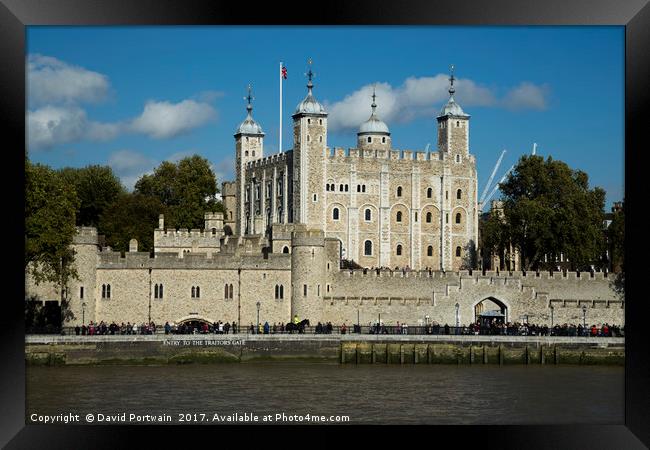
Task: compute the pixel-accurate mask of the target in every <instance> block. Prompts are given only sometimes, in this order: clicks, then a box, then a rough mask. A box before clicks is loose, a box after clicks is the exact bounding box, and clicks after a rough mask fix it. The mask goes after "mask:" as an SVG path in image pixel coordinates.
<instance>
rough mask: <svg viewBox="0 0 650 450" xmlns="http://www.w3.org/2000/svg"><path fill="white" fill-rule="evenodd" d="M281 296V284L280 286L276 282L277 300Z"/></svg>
mask: <svg viewBox="0 0 650 450" xmlns="http://www.w3.org/2000/svg"><path fill="white" fill-rule="evenodd" d="M279 298H280V286H278V285H277V284H276V285H275V299H276V300H277V299H279Z"/></svg>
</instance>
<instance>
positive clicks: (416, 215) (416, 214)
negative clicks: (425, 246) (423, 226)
mask: <svg viewBox="0 0 650 450" xmlns="http://www.w3.org/2000/svg"><path fill="white" fill-rule="evenodd" d="M415 221H416V222H417V221H418V212H417V211H415Z"/></svg>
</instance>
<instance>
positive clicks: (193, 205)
mask: <svg viewBox="0 0 650 450" xmlns="http://www.w3.org/2000/svg"><path fill="white" fill-rule="evenodd" d="M134 192H135V193H138V194H142V195H146V196H150V197H156V198H157V199H159V200H160V202H161V203H162V204H163V205H164V206H165V208H166V210H167V215H166V216H165V221H166V223H168V224H169V225H170V226H171V227H174V228H188V229H191V228H203V226H204V213H205V212H206V211H214V212H216V211H223V205H221V204H220V202H217V201H216V200H215V195H216V194H217V192H219V190H218V189H217V180H216V177H215V175H214V172H213V171H212V169H211V168H210V163H209V162H208V160H207V159H205V158H202V157H201V156H199V155H194V156H191V157H187V158H184V159H182V160H180V161H179V162H178V163H177V164H174V163H172V162H169V161H164V162H163V163H161V164H160V166H158V167H157V168H156V169H155V170H154V173H153V175H144V176H142V178H140V179H139V180H138V181H137V182H136V184H135V190H134Z"/></svg>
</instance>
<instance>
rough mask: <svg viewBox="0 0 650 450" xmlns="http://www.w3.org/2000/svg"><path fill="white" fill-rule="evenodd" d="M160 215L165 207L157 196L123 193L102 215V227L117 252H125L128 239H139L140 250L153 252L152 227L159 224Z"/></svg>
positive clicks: (108, 241) (109, 242)
mask: <svg viewBox="0 0 650 450" xmlns="http://www.w3.org/2000/svg"><path fill="white" fill-rule="evenodd" d="M159 214H165V206H164V205H163V204H162V203H161V201H160V200H159V199H158V198H157V197H152V196H146V195H143V194H138V193H133V194H130V193H124V194H121V195H120V196H119V197H118V199H117V200H116V201H115V202H114V203H113V204H111V205H110V206H108V207H107V208H106V209H105V210H104V212H103V214H102V215H101V216H100V221H99V224H100V227H101V229H102V230H103V232H104V234H105V236H106V244H107V245H109V246H110V247H112V248H113V250H115V251H121V252H125V251H128V249H129V241H130V240H131V239H136V240H137V241H138V251H141V252H151V251H153V230H154V229H155V228H157V227H158V216H159Z"/></svg>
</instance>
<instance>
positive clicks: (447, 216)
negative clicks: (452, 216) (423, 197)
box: [445, 213, 449, 223]
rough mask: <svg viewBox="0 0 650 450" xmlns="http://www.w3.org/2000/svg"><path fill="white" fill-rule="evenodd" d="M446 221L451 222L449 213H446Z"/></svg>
mask: <svg viewBox="0 0 650 450" xmlns="http://www.w3.org/2000/svg"><path fill="white" fill-rule="evenodd" d="M445 223H449V213H445Z"/></svg>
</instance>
